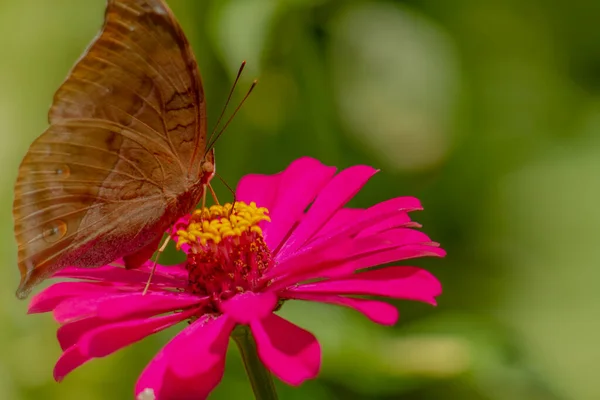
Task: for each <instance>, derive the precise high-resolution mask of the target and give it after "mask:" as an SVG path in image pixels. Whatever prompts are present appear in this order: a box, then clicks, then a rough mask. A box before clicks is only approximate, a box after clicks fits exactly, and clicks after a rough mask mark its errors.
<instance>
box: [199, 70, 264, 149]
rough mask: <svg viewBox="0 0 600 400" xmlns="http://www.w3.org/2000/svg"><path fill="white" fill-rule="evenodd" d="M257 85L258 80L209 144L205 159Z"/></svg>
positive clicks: (253, 83)
mask: <svg viewBox="0 0 600 400" xmlns="http://www.w3.org/2000/svg"><path fill="white" fill-rule="evenodd" d="M257 84H258V81H257V80H254V82H252V85H250V89H248V93H246V95H245V96H244V98H243V99H242V101H241V102H240V104H239V105H238V106H237V107H236V109H235V111H234V112H233V114H231V117H229V119H228V120H227V122H226V123H225V125H224V126H223V128H221V130H220V131H219V133H217V135H216V136H215V138H214V139H213V140H212V141H210V142H209V144H208V146H206V152H205V153H204V156H205V157H206V154H208V152H209V151H211V150H212V148H213V147H214V146H215V143H216V142H217V140H219V138H220V137H221V135H222V134H223V132H225V129H227V127H228V126H229V124H230V123H231V121H233V118H234V117H235V115H236V114H237V113H238V111H240V109H241V108H242V106H243V105H244V103H245V102H246V100H247V99H248V97H249V96H250V93H252V90H254V88H255V87H256V85H257ZM211 136H212V135H211Z"/></svg>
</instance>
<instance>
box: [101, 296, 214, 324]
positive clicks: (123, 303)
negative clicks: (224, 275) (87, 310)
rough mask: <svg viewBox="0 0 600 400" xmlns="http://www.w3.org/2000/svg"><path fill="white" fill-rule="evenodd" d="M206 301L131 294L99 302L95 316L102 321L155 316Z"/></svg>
mask: <svg viewBox="0 0 600 400" xmlns="http://www.w3.org/2000/svg"><path fill="white" fill-rule="evenodd" d="M206 299H207V297H199V296H194V295H191V294H188V293H174V292H148V293H146V294H143V293H142V292H138V293H131V294H129V295H127V296H118V297H117V296H115V297H112V298H108V299H105V300H104V301H101V302H99V303H98V305H97V306H98V308H97V315H98V316H99V317H100V318H104V319H120V318H125V317H129V316H131V315H139V314H146V315H155V314H158V313H162V312H169V311H176V310H182V309H185V308H188V307H191V306H198V305H200V304H202V303H204V302H205V301H206Z"/></svg>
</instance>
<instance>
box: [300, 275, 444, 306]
mask: <svg viewBox="0 0 600 400" xmlns="http://www.w3.org/2000/svg"><path fill="white" fill-rule="evenodd" d="M288 292H293V293H319V294H338V295H374V296H384V297H392V298H396V299H406V300H416V301H422V302H425V303H429V304H432V305H435V304H436V301H435V297H436V296H439V295H440V294H441V293H442V286H441V284H440V282H439V281H438V280H437V279H436V278H435V276H433V275H432V274H431V273H429V272H428V271H425V270H424V269H420V268H416V267H386V268H381V269H377V270H372V271H366V272H361V273H359V274H355V275H353V276H351V277H349V278H345V279H337V280H333V279H331V280H326V281H320V282H314V283H307V284H304V285H301V286H297V287H293V288H290V289H288Z"/></svg>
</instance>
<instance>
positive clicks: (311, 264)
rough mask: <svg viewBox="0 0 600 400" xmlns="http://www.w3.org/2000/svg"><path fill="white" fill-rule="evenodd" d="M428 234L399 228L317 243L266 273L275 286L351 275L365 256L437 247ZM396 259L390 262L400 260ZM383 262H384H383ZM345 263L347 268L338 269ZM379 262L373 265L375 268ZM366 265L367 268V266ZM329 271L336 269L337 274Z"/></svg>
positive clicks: (280, 286)
mask: <svg viewBox="0 0 600 400" xmlns="http://www.w3.org/2000/svg"><path fill="white" fill-rule="evenodd" d="M435 245H436V244H434V243H433V242H431V239H429V237H428V236H427V235H425V234H424V233H422V232H420V231H416V230H413V229H406V228H397V229H392V230H388V231H385V232H381V233H378V234H376V235H373V236H371V237H366V238H354V239H351V238H349V239H346V240H345V241H343V240H342V239H337V240H335V241H332V243H331V245H330V246H327V247H326V246H317V247H316V248H314V249H313V251H311V252H309V251H303V252H302V253H301V254H299V255H297V256H294V257H292V258H290V259H289V260H287V261H283V262H281V264H279V265H278V266H277V267H276V268H273V270H272V271H269V272H267V274H265V279H269V280H271V279H272V280H273V281H274V282H273V283H274V287H275V288H277V289H280V288H282V287H284V286H287V285H289V284H292V283H297V282H301V281H303V280H305V279H309V278H320V277H325V276H335V275H337V274H338V273H341V274H350V273H352V272H354V271H355V270H356V269H358V268H359V267H358V266H356V267H355V268H354V269H349V267H350V266H353V265H358V264H357V263H358V262H359V261H360V260H361V258H363V257H371V256H373V255H376V254H378V253H382V252H386V251H389V250H392V249H399V248H413V247H415V246H419V249H421V247H422V246H426V247H427V248H429V247H432V246H435ZM399 260H400V259H393V260H389V261H387V262H392V261H399ZM380 264H381V263H380ZM340 265H345V266H344V268H343V269H340V268H338V266H340ZM376 265H378V264H369V265H365V266H364V267H372V266H376ZM364 267H363V268H364ZM327 271H336V274H333V273H331V272H327Z"/></svg>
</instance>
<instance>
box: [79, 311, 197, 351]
mask: <svg viewBox="0 0 600 400" xmlns="http://www.w3.org/2000/svg"><path fill="white" fill-rule="evenodd" d="M192 314H193V312H187V313H178V314H170V315H166V316H162V317H153V318H144V319H135V320H128V321H124V322H117V323H113V324H109V325H104V326H101V327H100V328H97V329H94V330H92V331H89V332H87V333H86V334H84V335H83V336H81V338H80V339H79V341H78V342H77V346H78V347H79V348H80V349H81V352H82V353H83V354H85V355H88V356H89V357H96V358H97V357H105V356H107V355H109V354H111V353H114V352H115V351H117V350H119V349H120V348H123V347H125V346H127V345H130V344H132V343H135V342H137V341H139V340H142V339H143V338H145V337H146V336H150V335H152V334H154V333H156V332H159V331H161V330H163V329H166V328H168V327H170V326H173V325H175V324H177V323H178V322H181V321H183V320H185V319H187V318H189V317H190V315H192Z"/></svg>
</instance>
